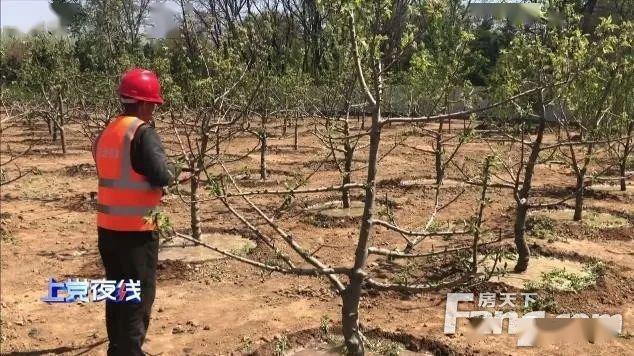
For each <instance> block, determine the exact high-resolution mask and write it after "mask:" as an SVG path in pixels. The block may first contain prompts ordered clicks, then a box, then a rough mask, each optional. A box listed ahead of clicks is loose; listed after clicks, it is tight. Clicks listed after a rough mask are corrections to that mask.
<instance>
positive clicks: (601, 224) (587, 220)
mask: <svg viewBox="0 0 634 356" xmlns="http://www.w3.org/2000/svg"><path fill="white" fill-rule="evenodd" d="M582 221H583V224H584V225H586V226H588V227H593V228H597V229H605V228H614V227H622V226H627V225H628V221H627V219H625V218H622V217H620V216H615V215H612V214H607V213H597V212H594V211H584V213H583V217H582Z"/></svg>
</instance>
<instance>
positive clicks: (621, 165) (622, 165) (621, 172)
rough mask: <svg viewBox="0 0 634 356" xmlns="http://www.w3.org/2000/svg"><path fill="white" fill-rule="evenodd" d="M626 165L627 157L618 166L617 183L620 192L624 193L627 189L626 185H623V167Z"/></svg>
mask: <svg viewBox="0 0 634 356" xmlns="http://www.w3.org/2000/svg"><path fill="white" fill-rule="evenodd" d="M626 165H627V156H625V158H624V159H623V160H621V164H619V175H620V176H621V177H620V178H619V182H620V184H621V191H622V192H624V191H625V190H626V189H627V185H626V184H625V166H626Z"/></svg>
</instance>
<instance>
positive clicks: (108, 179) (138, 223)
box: [94, 116, 162, 231]
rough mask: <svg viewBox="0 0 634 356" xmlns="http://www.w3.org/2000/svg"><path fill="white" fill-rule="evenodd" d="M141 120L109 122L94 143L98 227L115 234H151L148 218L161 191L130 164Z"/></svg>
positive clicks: (151, 225) (120, 117) (133, 118)
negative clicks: (97, 189) (131, 149)
mask: <svg viewBox="0 0 634 356" xmlns="http://www.w3.org/2000/svg"><path fill="white" fill-rule="evenodd" d="M142 124H143V121H142V120H140V119H138V118H136V117H133V116H119V117H117V118H115V119H114V120H112V121H111V122H110V123H109V124H108V126H106V128H105V129H104V130H103V131H102V132H101V134H100V136H99V137H98V138H97V141H96V142H95V147H94V148H95V150H94V157H95V162H96V164H97V176H98V177H99V192H98V195H97V226H99V227H102V228H105V229H109V230H116V231H151V230H154V228H155V226H154V223H153V222H152V221H149V220H148V219H147V215H148V213H149V212H150V210H153V209H155V208H156V207H158V205H159V202H160V199H161V196H162V190H161V188H157V187H152V186H151V185H150V183H149V182H148V180H147V179H146V178H145V176H143V175H140V174H138V173H136V172H135V171H134V169H133V168H132V164H131V163H130V146H131V144H132V138H133V137H134V134H135V132H136V130H137V129H138V128H139V126H141V125H142Z"/></svg>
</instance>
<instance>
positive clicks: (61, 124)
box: [53, 92, 66, 154]
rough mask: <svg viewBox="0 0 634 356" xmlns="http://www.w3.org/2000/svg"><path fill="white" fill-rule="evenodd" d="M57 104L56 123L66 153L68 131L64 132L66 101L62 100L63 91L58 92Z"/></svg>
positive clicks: (63, 151) (63, 150)
mask: <svg viewBox="0 0 634 356" xmlns="http://www.w3.org/2000/svg"><path fill="white" fill-rule="evenodd" d="M57 105H58V109H59V112H58V116H57V121H56V122H55V124H56V127H57V129H58V130H59V138H60V140H61V141H62V153H63V154H66V133H65V132H64V101H63V100H62V93H61V92H58V93H57ZM53 140H55V139H53Z"/></svg>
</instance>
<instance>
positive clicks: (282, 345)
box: [274, 335, 290, 356]
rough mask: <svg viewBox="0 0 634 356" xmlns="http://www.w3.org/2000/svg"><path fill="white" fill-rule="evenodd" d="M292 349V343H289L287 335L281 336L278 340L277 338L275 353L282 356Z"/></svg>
mask: <svg viewBox="0 0 634 356" xmlns="http://www.w3.org/2000/svg"><path fill="white" fill-rule="evenodd" d="M289 349H290V344H289V343H288V338H287V337H286V335H282V336H280V337H279V338H278V339H277V340H275V351H274V352H275V355H276V356H282V355H284V353H285V352H286V351H288V350H289Z"/></svg>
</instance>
